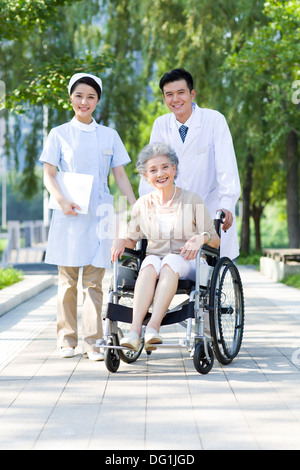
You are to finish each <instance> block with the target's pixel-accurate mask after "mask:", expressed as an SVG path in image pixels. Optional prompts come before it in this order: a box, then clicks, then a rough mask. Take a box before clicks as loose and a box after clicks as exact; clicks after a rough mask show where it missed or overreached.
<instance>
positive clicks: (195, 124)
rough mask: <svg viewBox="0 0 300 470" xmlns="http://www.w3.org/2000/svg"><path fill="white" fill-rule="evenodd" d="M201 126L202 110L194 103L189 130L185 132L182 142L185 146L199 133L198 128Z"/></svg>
mask: <svg viewBox="0 0 300 470" xmlns="http://www.w3.org/2000/svg"><path fill="white" fill-rule="evenodd" d="M201 127H202V110H201V109H200V108H199V106H197V105H196V104H195V111H194V116H193V119H192V122H191V124H190V126H189V130H188V132H187V135H186V138H185V141H184V144H185V146H186V147H187V146H189V145H190V144H192V142H193V140H194V139H195V137H196V136H197V135H199V131H200V128H201Z"/></svg>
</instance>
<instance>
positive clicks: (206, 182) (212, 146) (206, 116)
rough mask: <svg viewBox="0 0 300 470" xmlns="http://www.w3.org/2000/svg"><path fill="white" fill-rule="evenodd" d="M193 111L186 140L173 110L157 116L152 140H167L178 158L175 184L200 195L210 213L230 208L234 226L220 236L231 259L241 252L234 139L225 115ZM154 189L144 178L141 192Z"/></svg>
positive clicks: (202, 110)
mask: <svg viewBox="0 0 300 470" xmlns="http://www.w3.org/2000/svg"><path fill="white" fill-rule="evenodd" d="M193 107H194V114H193V118H192V121H191V123H190V125H189V129H188V133H187V136H186V139H185V142H184V143H183V142H182V140H181V137H180V134H179V131H178V125H177V123H176V118H175V115H174V114H173V113H170V114H165V115H163V116H160V117H159V118H157V119H156V120H155V122H154V124H153V129H152V133H151V137H150V143H156V142H157V143H158V142H164V143H166V144H168V145H170V147H172V148H173V149H174V150H175V152H176V154H177V157H178V159H179V167H178V168H179V171H178V176H177V179H176V185H177V186H179V187H180V188H183V189H187V190H189V191H192V192H195V193H197V194H199V195H200V196H201V197H202V199H203V200H204V202H205V204H206V206H207V208H208V210H209V212H210V215H211V217H212V218H215V216H216V211H217V210H219V209H228V210H230V211H231V212H232V214H233V216H234V221H233V225H232V227H230V229H229V230H228V231H227V232H226V233H225V232H224V231H222V235H221V256H228V257H229V258H231V259H234V258H236V257H237V256H238V255H239V244H238V237H237V229H236V220H235V205H236V203H237V201H238V199H239V196H240V192H241V189H240V179H239V173H238V168H237V162H236V157H235V152H234V147H233V142H232V137H231V134H230V131H229V128H228V125H227V122H226V119H225V117H224V116H223V115H222V114H221V113H219V112H218V111H214V110H211V109H204V108H199V106H197V105H196V104H195V103H193ZM152 190H153V187H152V186H150V185H149V184H148V183H147V182H146V181H145V180H143V179H142V180H141V182H140V187H139V193H140V195H143V194H145V193H148V192H150V191H152Z"/></svg>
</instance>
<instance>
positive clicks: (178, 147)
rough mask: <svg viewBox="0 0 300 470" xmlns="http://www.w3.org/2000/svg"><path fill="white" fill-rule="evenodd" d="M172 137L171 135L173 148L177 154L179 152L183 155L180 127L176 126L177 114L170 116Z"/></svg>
mask: <svg viewBox="0 0 300 470" xmlns="http://www.w3.org/2000/svg"><path fill="white" fill-rule="evenodd" d="M170 135H171V141H172V146H173V148H174V150H175V151H176V152H178V151H179V153H181V151H182V148H183V142H182V140H181V137H180V134H179V130H178V126H177V124H176V117H175V114H173V113H172V114H171V115H170Z"/></svg>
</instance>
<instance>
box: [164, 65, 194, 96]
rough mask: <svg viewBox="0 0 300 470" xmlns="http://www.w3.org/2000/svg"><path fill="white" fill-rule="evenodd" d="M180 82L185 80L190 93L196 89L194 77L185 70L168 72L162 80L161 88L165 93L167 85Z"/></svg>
mask: <svg viewBox="0 0 300 470" xmlns="http://www.w3.org/2000/svg"><path fill="white" fill-rule="evenodd" d="M178 80H185V81H186V83H187V86H188V88H189V90H190V91H192V90H193V89H194V80H193V77H192V75H191V74H190V73H189V72H188V71H187V70H185V69H173V70H170V72H166V73H165V74H164V75H163V76H162V77H161V79H160V82H159V88H160V89H161V91H162V92H164V86H165V85H166V83H171V82H177V81H178Z"/></svg>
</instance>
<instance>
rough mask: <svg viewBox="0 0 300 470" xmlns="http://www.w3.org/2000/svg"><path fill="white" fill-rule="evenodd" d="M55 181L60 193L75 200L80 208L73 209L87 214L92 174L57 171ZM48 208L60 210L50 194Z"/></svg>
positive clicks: (70, 199)
mask: <svg viewBox="0 0 300 470" xmlns="http://www.w3.org/2000/svg"><path fill="white" fill-rule="evenodd" d="M55 179H56V182H57V184H58V186H59V189H60V190H61V192H62V194H63V195H64V196H65V197H66V198H67V199H68V200H69V201H72V202H75V204H77V205H78V206H79V207H80V209H81V210H77V209H74V210H75V211H76V212H78V214H87V212H88V208H89V203H90V197H91V192H92V186H93V180H94V176H93V175H85V174H82V173H69V172H66V171H59V172H58V173H56V176H55ZM48 207H49V209H58V210H61V207H60V205H59V204H58V202H57V201H56V199H55V198H54V197H53V196H51V195H50V199H49V205H48Z"/></svg>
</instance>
